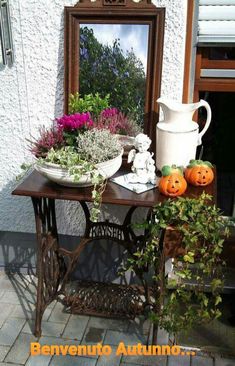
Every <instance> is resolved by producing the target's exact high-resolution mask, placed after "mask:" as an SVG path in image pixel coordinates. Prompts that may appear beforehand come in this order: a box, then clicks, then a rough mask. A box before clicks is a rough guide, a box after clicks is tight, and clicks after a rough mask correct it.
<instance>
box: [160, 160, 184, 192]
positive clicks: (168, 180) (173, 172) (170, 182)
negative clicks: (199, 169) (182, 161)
mask: <svg viewBox="0 0 235 366" xmlns="http://www.w3.org/2000/svg"><path fill="white" fill-rule="evenodd" d="M158 189H159V191H160V192H161V193H162V194H164V195H165V196H169V197H176V196H181V195H182V194H183V193H184V192H185V191H186V189H187V182H186V180H185V179H184V176H183V171H182V168H180V167H176V166H175V165H172V166H171V167H170V166H168V165H165V166H164V167H163V168H162V177H161V178H160V181H159V185H158Z"/></svg>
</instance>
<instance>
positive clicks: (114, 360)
mask: <svg viewBox="0 0 235 366" xmlns="http://www.w3.org/2000/svg"><path fill="white" fill-rule="evenodd" d="M116 350H117V347H112V353H111V355H110V356H100V357H99V358H98V362H97V364H96V366H118V365H119V364H120V361H121V356H119V355H118V356H117V355H116Z"/></svg>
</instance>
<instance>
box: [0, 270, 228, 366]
mask: <svg viewBox="0 0 235 366" xmlns="http://www.w3.org/2000/svg"><path fill="white" fill-rule="evenodd" d="M34 303H35V277H32V276H29V275H19V274H11V275H10V274H5V273H4V272H0V366H7V365H8V366H19V365H26V366H48V365H49V366H64V365H66V366H80V365H81V366H106V365H107V366H138V365H139V366H144V365H146V366H152V365H154V366H235V359H229V358H227V359H225V358H221V357H220V356H219V355H216V356H214V357H212V356H208V355H205V354H201V353H200V352H197V353H196V356H193V357H192V356H191V357H190V356H180V357H173V356H170V357H166V356H165V357H160V356H159V357H158V356H148V357H143V356H142V357H141V356H122V357H120V356H116V355H115V350H116V347H117V345H118V344H119V342H120V341H123V342H125V343H126V344H130V345H131V344H136V343H138V342H140V343H143V344H144V343H145V342H146V341H147V338H148V336H149V328H150V327H149V324H148V322H147V321H143V320H141V319H136V320H135V321H126V320H114V319H104V318H97V317H89V316H81V315H71V314H67V313H66V312H65V310H64V307H63V305H62V304H61V303H60V302H54V303H52V304H51V305H50V306H49V307H48V308H47V309H46V311H45V314H44V317H43V322H42V337H41V338H40V339H37V338H35V337H34V336H33V334H32V330H33V324H34V323H33V318H34V308H35V306H34ZM35 341H39V343H40V344H41V345H43V344H44V345H45V344H47V345H50V344H56V345H57V344H59V345H60V344H71V345H79V344H87V345H88V344H96V343H98V342H102V343H103V344H109V345H111V346H112V350H113V353H112V355H110V356H106V357H105V356H103V357H98V356H90V357H81V356H80V357H78V356H75V357H73V356H66V357H63V356H53V357H52V356H30V354H29V346H30V342H35ZM167 341H168V337H167V335H166V334H165V333H164V332H163V331H160V332H159V335H158V343H159V344H166V343H167ZM234 346H235V345H234Z"/></svg>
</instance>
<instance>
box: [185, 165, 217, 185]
mask: <svg viewBox="0 0 235 366" xmlns="http://www.w3.org/2000/svg"><path fill="white" fill-rule="evenodd" d="M185 178H186V180H187V181H188V182H189V183H191V184H193V185H194V186H207V185H208V184H210V183H211V182H212V181H213V179H214V173H213V170H212V169H211V168H210V167H209V166H206V165H197V166H194V167H192V168H190V167H189V168H187V169H186V170H185Z"/></svg>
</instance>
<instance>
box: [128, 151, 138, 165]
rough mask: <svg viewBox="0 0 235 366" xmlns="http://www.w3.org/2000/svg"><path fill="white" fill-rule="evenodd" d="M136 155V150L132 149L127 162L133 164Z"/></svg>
mask: <svg viewBox="0 0 235 366" xmlns="http://www.w3.org/2000/svg"><path fill="white" fill-rule="evenodd" d="M135 155H136V150H135V149H131V150H130V152H129V154H128V158H127V162H128V163H131V162H132V161H133V160H134V159H135Z"/></svg>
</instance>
